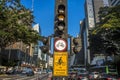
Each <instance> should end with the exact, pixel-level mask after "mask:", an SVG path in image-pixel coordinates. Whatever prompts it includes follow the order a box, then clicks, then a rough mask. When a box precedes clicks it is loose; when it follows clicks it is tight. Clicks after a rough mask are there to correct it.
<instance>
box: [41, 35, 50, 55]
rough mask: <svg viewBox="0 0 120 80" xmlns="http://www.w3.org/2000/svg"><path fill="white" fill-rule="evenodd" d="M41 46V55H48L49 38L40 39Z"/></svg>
mask: <svg viewBox="0 0 120 80" xmlns="http://www.w3.org/2000/svg"><path fill="white" fill-rule="evenodd" d="M41 40H42V43H43V46H41V47H40V48H41V51H42V52H43V53H49V50H50V37H42V39H41Z"/></svg>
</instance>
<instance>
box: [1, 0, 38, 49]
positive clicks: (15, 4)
mask: <svg viewBox="0 0 120 80" xmlns="http://www.w3.org/2000/svg"><path fill="white" fill-rule="evenodd" d="M33 20H34V16H33V15H32V12H31V11H30V10H29V9H26V8H25V7H24V6H23V5H21V4H20V0H1V1H0V47H1V48H2V47H6V46H8V45H10V44H13V43H15V42H18V41H23V42H24V43H26V44H30V43H36V42H37V41H38V40H39V39H40V36H39V34H38V33H37V32H36V31H34V30H32V29H31V25H32V23H33Z"/></svg>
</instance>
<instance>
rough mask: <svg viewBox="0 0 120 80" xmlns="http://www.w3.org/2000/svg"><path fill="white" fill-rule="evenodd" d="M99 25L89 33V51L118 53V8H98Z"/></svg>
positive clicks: (119, 18) (119, 17) (119, 25)
mask: <svg viewBox="0 0 120 80" xmlns="http://www.w3.org/2000/svg"><path fill="white" fill-rule="evenodd" d="M99 17H100V23H99V24H97V26H96V27H95V28H94V29H93V30H92V31H91V32H90V35H91V36H90V37H89V38H90V44H92V46H90V47H91V50H93V51H94V52H96V53H108V54H118V53H120V37H119V35H120V6H115V7H104V8H100V12H99Z"/></svg>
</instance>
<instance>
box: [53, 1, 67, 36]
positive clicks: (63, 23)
mask: <svg viewBox="0 0 120 80" xmlns="http://www.w3.org/2000/svg"><path fill="white" fill-rule="evenodd" d="M55 8H56V9H55V24H54V34H55V37H59V38H66V37H67V36H66V35H67V18H66V9H65V8H66V6H65V3H64V1H63V2H57V5H56V7H55Z"/></svg>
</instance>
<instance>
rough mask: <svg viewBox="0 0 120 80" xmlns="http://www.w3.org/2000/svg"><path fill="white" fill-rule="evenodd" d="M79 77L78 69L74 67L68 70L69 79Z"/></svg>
mask: <svg viewBox="0 0 120 80" xmlns="http://www.w3.org/2000/svg"><path fill="white" fill-rule="evenodd" d="M76 78H77V71H76V70H74V69H70V70H69V71H68V80H74V79H76Z"/></svg>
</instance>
